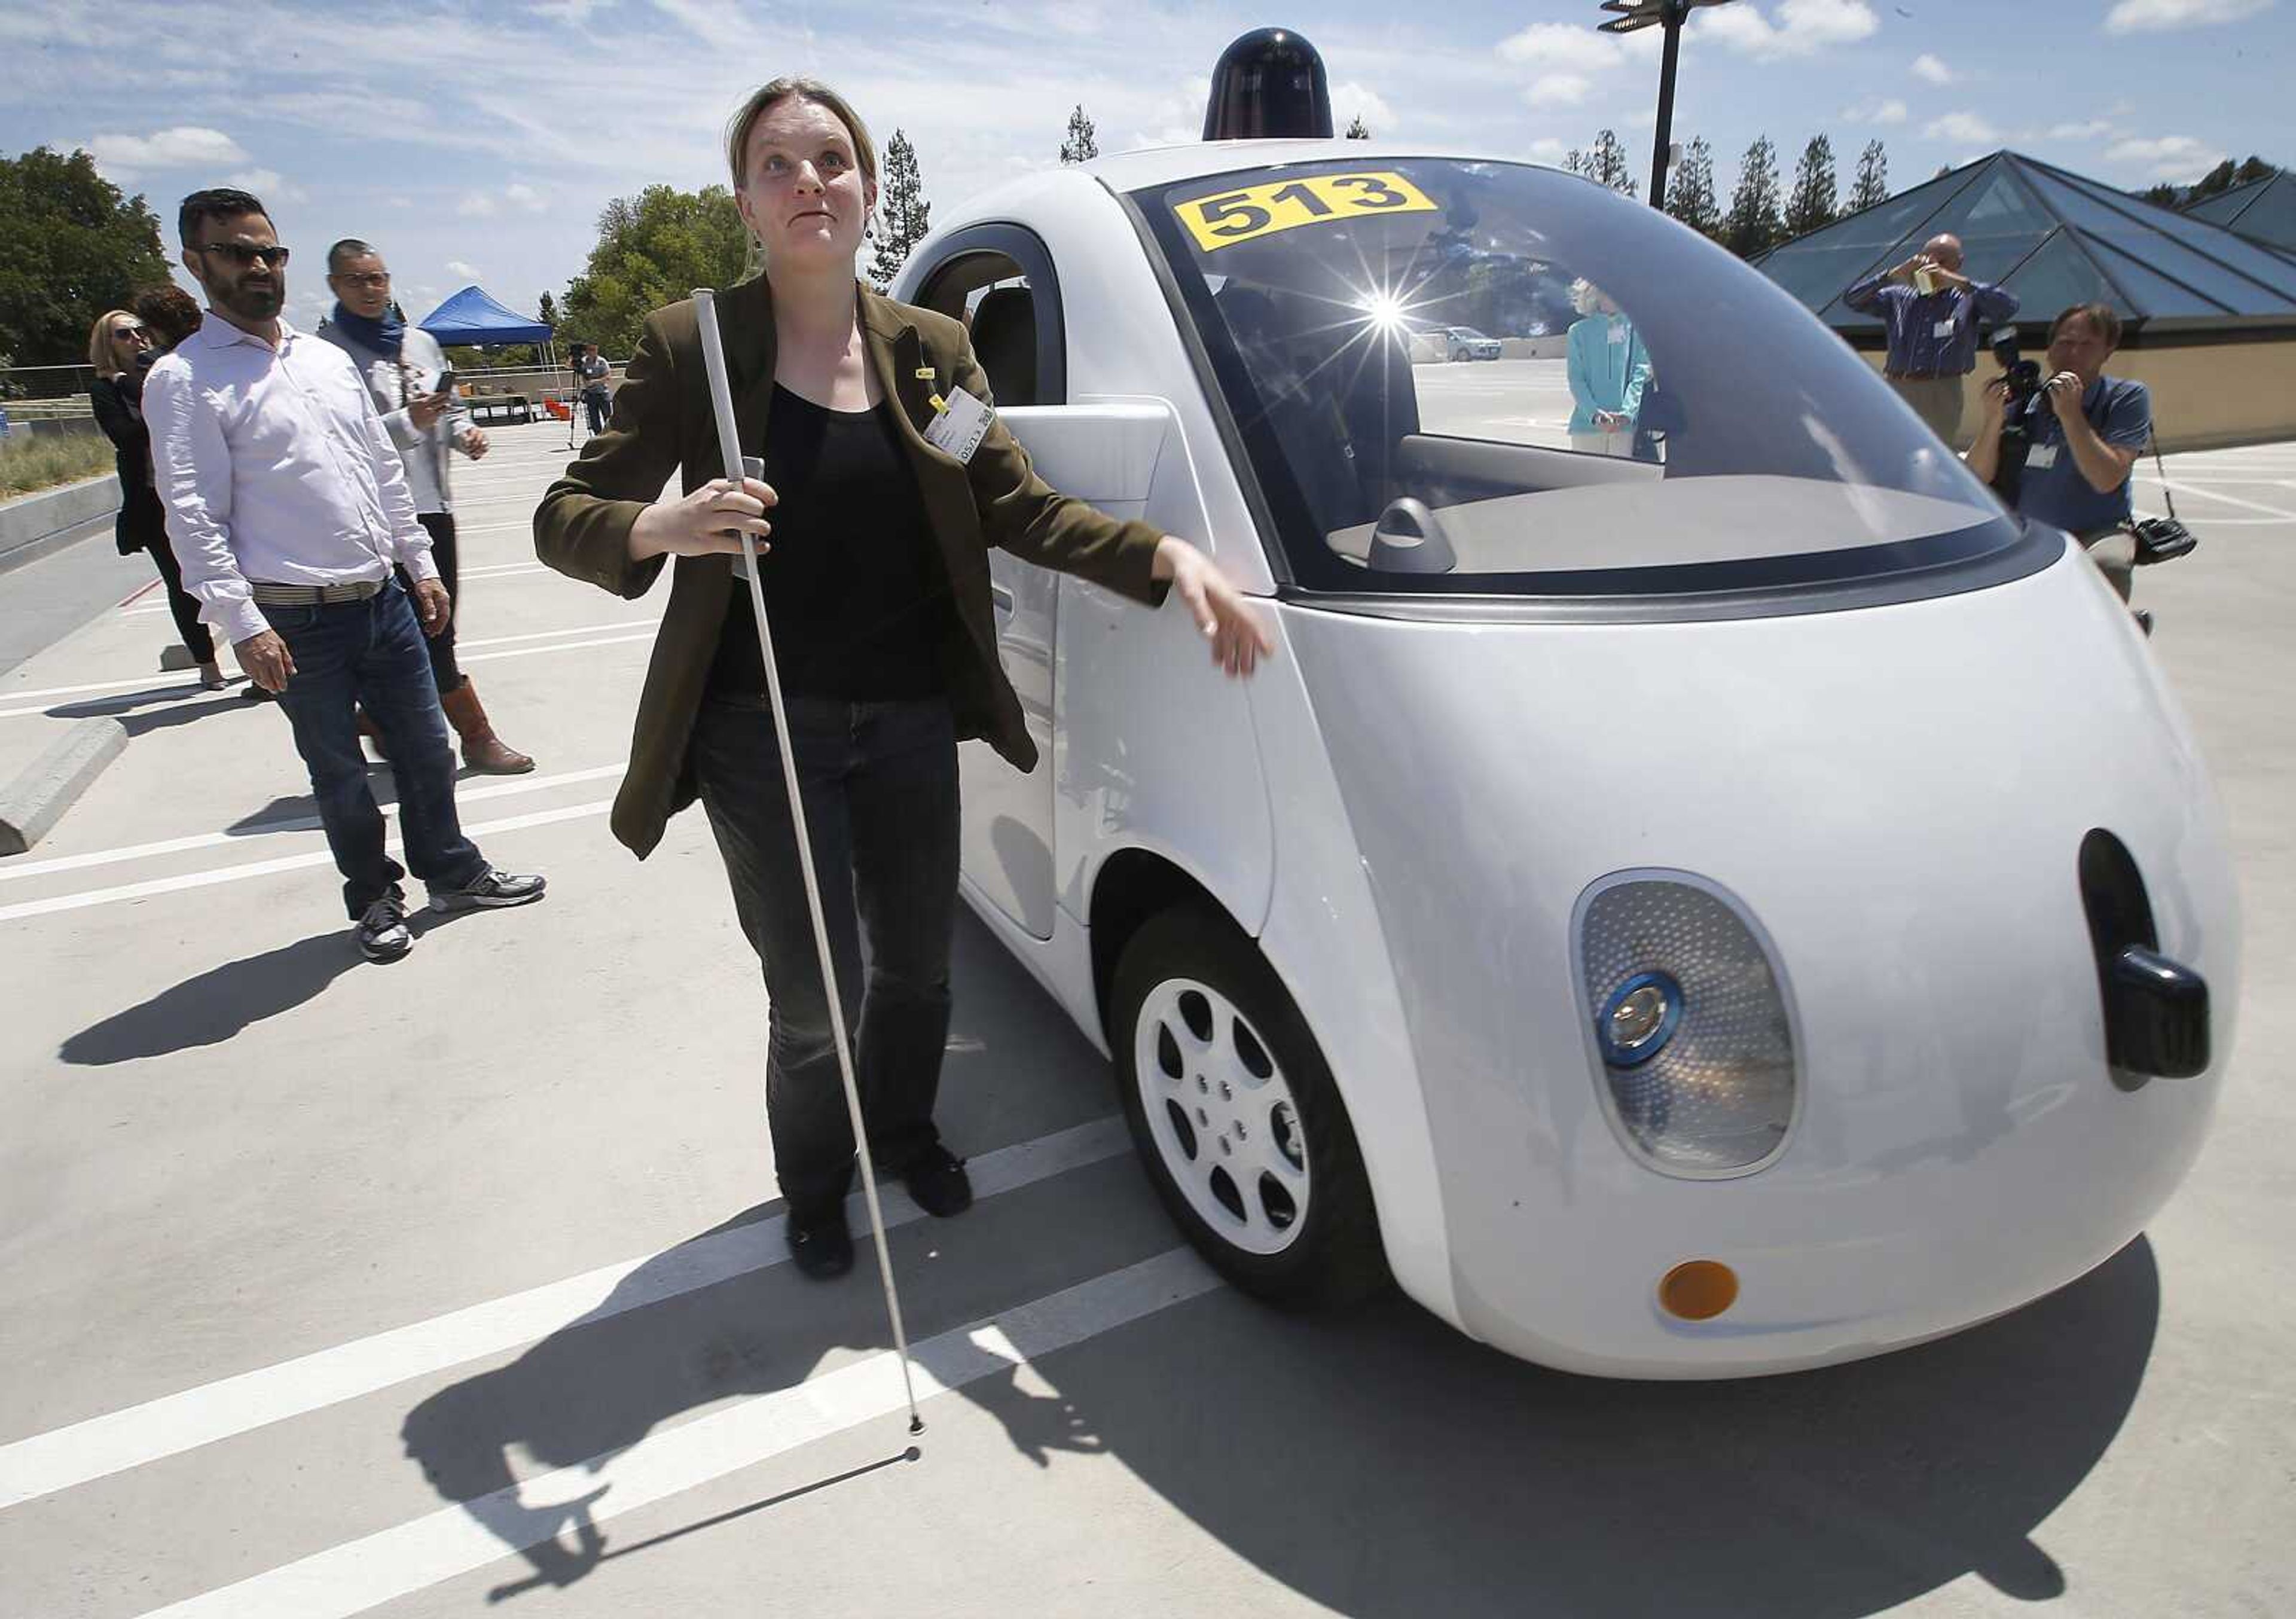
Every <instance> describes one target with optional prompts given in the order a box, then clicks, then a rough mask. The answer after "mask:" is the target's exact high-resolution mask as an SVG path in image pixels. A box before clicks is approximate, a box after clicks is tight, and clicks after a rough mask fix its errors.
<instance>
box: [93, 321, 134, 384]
mask: <svg viewBox="0 0 2296 1619" xmlns="http://www.w3.org/2000/svg"><path fill="white" fill-rule="evenodd" d="M123 320H135V316H133V315H131V314H129V313H128V312H127V310H125V309H106V310H105V311H104V312H103V313H102V314H101V315H99V316H96V317H95V325H93V326H91V327H89V328H88V333H87V363H88V366H89V367H90V368H91V369H92V370H94V373H95V374H96V375H98V376H118V375H119V374H120V371H121V369H122V367H121V366H120V364H119V356H118V355H116V354H114V353H113V352H112V351H111V333H112V332H113V329H114V328H116V327H117V326H118V325H119V323H120V322H121V321H123ZM139 324H140V323H139Z"/></svg>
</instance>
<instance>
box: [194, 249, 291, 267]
mask: <svg viewBox="0 0 2296 1619" xmlns="http://www.w3.org/2000/svg"><path fill="white" fill-rule="evenodd" d="M192 251H193V252H195V253H221V254H222V255H223V256H224V257H225V258H226V259H230V260H231V261H232V262H233V263H234V264H235V265H237V266H238V267H240V268H241V269H242V270H243V269H245V268H246V267H248V266H249V265H250V264H253V263H254V262H255V261H256V260H257V259H261V260H262V261H263V267H264V268H265V269H266V270H270V269H279V268H282V267H284V266H285V264H286V263H287V250H286V249H285V248H283V247H250V246H248V245H247V243H245V242H209V243H207V244H206V245H205V246H202V247H195V248H193V250H192Z"/></svg>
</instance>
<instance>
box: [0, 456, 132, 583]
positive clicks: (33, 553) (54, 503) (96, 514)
mask: <svg viewBox="0 0 2296 1619" xmlns="http://www.w3.org/2000/svg"><path fill="white" fill-rule="evenodd" d="M118 511H119V477H118V476H117V475H116V474H114V473H104V474H103V476H102V477H101V478H89V479H86V480H84V481H81V482H78V483H67V484H65V485H64V486H63V487H62V488H61V489H41V490H39V491H37V493H35V494H30V495H20V496H18V497H16V498H15V499H13V500H12V501H10V502H8V503H7V505H0V573H5V572H7V571H8V570H9V569H11V568H21V567H22V566H23V565H24V564H25V563H29V562H36V561H37V560H38V559H39V558H41V557H43V556H45V555H48V554H49V553H50V552H52V551H56V550H59V549H61V547H65V546H67V545H70V543H71V542H72V541H74V540H76V539H79V538H83V537H85V536H86V535H87V534H89V533H91V532H93V531H94V528H95V526H96V525H97V524H99V523H101V524H104V525H106V526H108V525H109V524H110V522H111V518H112V516H113V514H116V513H117V512H118Z"/></svg>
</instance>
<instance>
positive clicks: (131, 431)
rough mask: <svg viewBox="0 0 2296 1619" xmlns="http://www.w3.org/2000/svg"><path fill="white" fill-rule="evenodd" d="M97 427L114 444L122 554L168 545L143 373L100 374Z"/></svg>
mask: <svg viewBox="0 0 2296 1619" xmlns="http://www.w3.org/2000/svg"><path fill="white" fill-rule="evenodd" d="M87 394H88V399H89V402H90V403H91V404H93V405H94V407H95V421H96V425H97V426H99V427H101V428H102V429H103V436H104V437H105V438H107V439H109V440H111V449H112V462H113V464H114V465H115V466H116V467H117V468H118V469H119V517H118V518H117V520H115V522H114V523H113V525H112V528H113V533H114V535H115V537H116V538H117V539H118V541H119V550H120V554H121V555H127V554H128V553H130V552H133V551H137V550H150V549H151V548H152V547H154V546H162V545H165V544H167V535H168V512H167V507H166V506H164V505H161V504H160V491H159V489H157V488H156V487H154V483H153V480H152V430H151V429H150V428H149V427H147V426H145V425H144V423H143V374H142V373H141V372H135V371H129V372H123V373H121V374H119V376H116V377H108V376H100V377H98V378H96V379H95V381H94V382H92V383H90V384H89V386H88V390H87Z"/></svg>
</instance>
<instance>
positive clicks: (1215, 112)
mask: <svg viewBox="0 0 2296 1619" xmlns="http://www.w3.org/2000/svg"><path fill="white" fill-rule="evenodd" d="M1331 138H1332V91H1331V86H1330V85H1329V84H1328V83H1327V82H1325V80H1324V58H1323V56H1322V55H1321V54H1320V53H1318V52H1317V51H1316V47H1315V46H1314V45H1309V44H1308V42H1307V40H1306V39H1304V38H1302V37H1300V35H1298V34H1295V33H1293V32H1292V30H1291V29H1252V30H1251V32H1250V33H1249V34H1245V35H1242V37H1239V38H1238V39H1237V40H1236V41H1235V43H1234V44H1233V45H1229V46H1228V48H1227V49H1226V50H1225V51H1222V52H1221V53H1220V59H1219V66H1218V67H1216V68H1214V69H1213V70H1212V93H1211V99H1210V101H1209V102H1207V103H1205V106H1204V139H1206V140H1208V141H1259V140H1285V139H1308V140H1329V139H1331Z"/></svg>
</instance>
